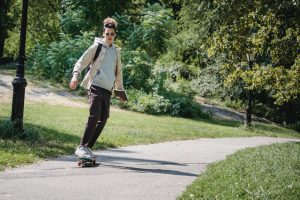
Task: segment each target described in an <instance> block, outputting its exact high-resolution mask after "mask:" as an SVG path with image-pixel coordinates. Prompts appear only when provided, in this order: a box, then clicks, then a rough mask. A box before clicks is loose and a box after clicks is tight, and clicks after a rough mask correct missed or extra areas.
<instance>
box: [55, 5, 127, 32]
mask: <svg viewBox="0 0 300 200" xmlns="http://www.w3.org/2000/svg"><path fill="white" fill-rule="evenodd" d="M130 4H131V1H126V0H109V1H108V0H94V1H90V0H82V1H77V0H65V1H62V8H63V10H62V11H63V14H62V16H61V17H62V27H63V30H64V31H65V33H67V34H71V35H77V34H80V33H81V32H85V31H93V32H94V33H95V34H96V35H99V33H100V32H101V31H102V28H103V27H102V21H103V19H104V18H106V17H109V16H112V15H113V14H114V13H115V12H117V13H122V12H123V11H124V10H125V9H126V8H127V7H128V6H129V5H130ZM80 31H81V32H80Z"/></svg>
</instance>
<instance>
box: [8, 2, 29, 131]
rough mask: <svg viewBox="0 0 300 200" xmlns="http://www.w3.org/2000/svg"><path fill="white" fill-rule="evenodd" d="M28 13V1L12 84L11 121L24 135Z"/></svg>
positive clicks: (23, 7)
mask: <svg viewBox="0 0 300 200" xmlns="http://www.w3.org/2000/svg"><path fill="white" fill-rule="evenodd" d="M27 11H28V0H23V5H22V21H21V33H20V46H19V57H18V63H17V72H16V77H15V78H14V80H13V82H12V85H13V100H12V112H11V121H12V122H13V126H14V128H15V130H17V132H18V133H19V134H22V132H23V112H24V97H25V87H26V86H27V82H26V79H25V78H24V72H25V69H24V63H25V43H26V26H27Z"/></svg>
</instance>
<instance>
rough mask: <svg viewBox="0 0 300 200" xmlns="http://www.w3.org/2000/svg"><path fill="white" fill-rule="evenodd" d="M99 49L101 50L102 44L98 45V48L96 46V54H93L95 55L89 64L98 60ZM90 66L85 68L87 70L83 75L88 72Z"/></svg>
mask: <svg viewBox="0 0 300 200" xmlns="http://www.w3.org/2000/svg"><path fill="white" fill-rule="evenodd" d="M101 49H102V44H101V43H98V46H97V49H96V53H95V55H94V58H93V60H92V61H91V62H90V64H93V63H94V62H95V60H96V59H97V58H98V56H99V54H100V51H101ZM90 64H89V65H88V66H87V68H86V70H85V74H87V73H88V71H90Z"/></svg>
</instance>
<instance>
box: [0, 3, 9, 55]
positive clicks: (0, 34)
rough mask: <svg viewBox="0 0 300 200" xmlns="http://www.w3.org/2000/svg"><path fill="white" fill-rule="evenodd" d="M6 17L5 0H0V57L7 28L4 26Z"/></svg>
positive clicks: (2, 52)
mask: <svg viewBox="0 0 300 200" xmlns="http://www.w3.org/2000/svg"><path fill="white" fill-rule="evenodd" d="M6 18H7V1H6V0H0V57H3V54H4V43H5V38H6V32H7V28H6V26H5V23H6Z"/></svg>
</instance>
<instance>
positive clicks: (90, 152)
mask: <svg viewBox="0 0 300 200" xmlns="http://www.w3.org/2000/svg"><path fill="white" fill-rule="evenodd" d="M86 151H87V152H88V153H89V155H90V156H91V157H92V158H93V159H96V155H95V154H93V152H92V150H91V149H90V148H89V147H86Z"/></svg>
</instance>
